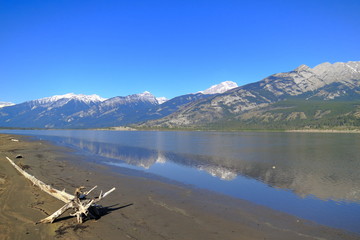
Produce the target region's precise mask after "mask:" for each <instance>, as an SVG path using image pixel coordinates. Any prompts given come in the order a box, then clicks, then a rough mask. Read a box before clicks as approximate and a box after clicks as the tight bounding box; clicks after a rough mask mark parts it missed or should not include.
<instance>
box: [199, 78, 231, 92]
mask: <svg viewBox="0 0 360 240" xmlns="http://www.w3.org/2000/svg"><path fill="white" fill-rule="evenodd" d="M236 87H238V85H237V84H236V83H235V82H232V81H225V82H222V83H219V84H216V85H213V86H211V87H210V88H208V89H206V90H205V91H200V92H199V93H202V94H218V93H224V92H226V91H228V90H230V89H233V88H236Z"/></svg>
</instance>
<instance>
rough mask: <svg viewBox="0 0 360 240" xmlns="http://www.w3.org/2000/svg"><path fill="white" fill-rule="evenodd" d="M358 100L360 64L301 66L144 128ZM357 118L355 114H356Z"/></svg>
mask: <svg viewBox="0 0 360 240" xmlns="http://www.w3.org/2000/svg"><path fill="white" fill-rule="evenodd" d="M289 98H299V99H304V100H310V99H311V100H321V101H329V100H350V99H353V100H356V99H360V62H348V63H334V64H330V63H323V64H320V65H318V66H316V67H314V68H310V67H308V66H306V65H301V66H299V67H298V68H296V69H294V70H293V71H290V72H285V73H277V74H273V75H271V76H269V77H267V78H265V79H263V80H261V81H259V82H255V83H251V84H247V85H245V86H241V87H237V88H234V89H231V90H229V91H227V92H225V93H223V94H219V95H215V96H213V97H210V98H206V99H203V100H199V101H196V102H193V103H192V104H191V105H189V106H188V107H187V108H184V109H181V110H179V111H177V112H175V113H173V114H170V115H168V116H167V117H165V118H162V119H158V120H154V121H150V122H147V123H145V124H143V125H142V126H143V127H165V128H179V127H180V128H181V127H194V126H203V125H207V124H212V123H215V122H219V121H220V122H222V124H226V122H224V120H226V119H231V120H237V121H240V120H241V115H242V114H245V113H247V112H249V111H253V110H257V109H262V108H265V107H268V106H270V105H271V104H274V103H277V102H280V101H283V100H286V99H289ZM355 115H356V113H355Z"/></svg>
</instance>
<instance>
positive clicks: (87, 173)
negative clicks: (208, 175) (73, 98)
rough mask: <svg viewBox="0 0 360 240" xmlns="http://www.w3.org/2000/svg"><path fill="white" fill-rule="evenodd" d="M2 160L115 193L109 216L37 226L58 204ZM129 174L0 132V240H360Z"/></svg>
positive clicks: (70, 184)
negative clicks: (83, 221)
mask: <svg viewBox="0 0 360 240" xmlns="http://www.w3.org/2000/svg"><path fill="white" fill-rule="evenodd" d="M12 138H15V139H19V142H15V141H11V139H12ZM18 154H21V155H22V156H23V158H19V159H17V158H15V157H16V155H18ZM6 156H8V157H10V158H11V159H12V160H13V161H15V162H16V163H17V164H20V165H22V166H25V168H26V171H27V172H28V173H30V174H32V175H34V176H35V177H37V178H38V179H40V180H41V181H43V182H45V183H47V184H50V185H52V186H53V187H55V188H57V189H60V190H62V189H64V188H65V189H66V191H67V192H69V193H73V191H74V190H75V188H76V187H79V186H85V187H87V188H88V189H90V188H91V187H93V186H95V185H98V188H97V189H96V190H95V191H94V192H95V194H98V193H99V191H100V190H101V189H102V190H104V191H107V190H108V189H110V188H112V187H116V188H117V189H116V191H115V192H113V193H111V194H110V195H109V196H108V197H106V198H105V199H104V200H102V201H101V202H100V204H101V205H102V206H104V207H106V209H107V211H106V212H105V214H104V215H103V216H102V217H101V218H100V219H98V220H89V221H86V222H85V223H83V224H80V225H79V224H77V223H76V218H73V217H70V216H69V212H67V213H66V214H65V215H63V216H61V218H60V219H59V220H58V221H56V222H54V223H53V224H35V223H36V222H37V221H39V220H40V219H42V218H45V217H46V216H48V215H49V214H51V213H53V212H54V211H56V210H57V209H58V208H60V207H61V206H62V205H63V203H62V202H60V201H59V200H57V199H55V198H53V197H51V196H50V195H48V194H46V193H44V192H41V191H40V189H39V188H37V187H36V186H32V184H31V183H30V182H29V181H28V180H26V179H25V178H24V177H23V176H22V175H21V174H19V173H18V172H17V171H16V170H15V169H14V168H13V166H11V164H10V163H9V162H8V161H7V160H6V158H5V157H6ZM127 171H131V170H126V169H124V170H123V172H122V173H121V172H120V173H119V172H114V171H111V169H110V168H109V167H106V166H101V165H98V164H95V163H92V162H88V161H86V159H85V157H84V156H78V155H76V154H75V153H73V152H72V151H71V150H69V149H66V148H62V147H58V146H53V145H51V144H48V143H47V142H43V141H32V140H30V139H29V138H27V137H21V136H10V135H0V239H139V240H142V239H144V240H145V239H146V240H147V239H175V240H176V239H179V240H180V239H181V240H186V239H236V240H241V239H249V240H251V239H277V240H278V239H360V236H359V235H355V234H351V233H346V232H343V231H341V230H336V229H332V228H328V227H325V226H321V225H317V224H314V223H311V222H309V221H305V220H302V219H299V218H296V217H293V216H290V215H287V214H284V213H280V212H277V211H274V210H271V209H269V208H265V207H262V206H258V205H255V204H253V203H250V202H248V201H243V200H240V199H233V198H231V197H226V196H222V195H218V194H215V193H212V192H209V191H205V190H199V189H194V188H191V187H187V186H183V185H180V184H171V183H168V182H163V181H159V180H156V179H151V178H148V177H146V176H139V175H137V176H132V175H128V174H126V172H127Z"/></svg>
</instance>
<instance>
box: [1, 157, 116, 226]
mask: <svg viewBox="0 0 360 240" xmlns="http://www.w3.org/2000/svg"><path fill="white" fill-rule="evenodd" d="M6 158H7V160H9V162H10V163H11V164H12V165H13V166H14V167H15V168H16V170H18V171H19V172H20V173H21V174H22V175H24V176H25V177H26V178H27V179H29V180H30V181H31V182H32V183H33V184H34V185H36V186H38V187H39V188H40V189H41V190H42V191H44V192H46V193H48V194H50V195H51V196H53V197H55V198H57V199H59V200H61V201H63V202H65V205H64V206H62V207H61V208H60V209H59V210H57V211H56V212H54V213H53V214H51V215H50V216H48V217H47V218H44V219H42V220H40V221H39V222H38V223H52V222H54V221H55V220H56V219H57V218H58V217H60V215H62V214H63V213H64V212H65V211H67V210H69V209H72V210H73V211H74V212H73V213H71V214H70V215H71V216H76V219H77V221H78V223H82V222H83V221H84V219H86V218H98V217H99V216H100V214H99V209H100V208H101V206H100V205H98V204H96V203H97V202H99V201H100V200H101V199H103V198H104V197H106V196H107V195H109V194H110V193H111V192H113V191H114V190H115V188H112V189H110V190H109V191H107V192H106V193H102V191H101V192H100V195H99V196H98V197H95V198H91V199H87V198H86V197H87V195H88V194H89V193H90V192H92V191H93V190H94V189H95V188H96V187H97V186H95V187H93V188H92V189H90V190H89V191H85V192H83V191H82V190H83V189H84V187H79V188H77V189H76V190H75V194H74V195H71V194H69V193H66V192H65V189H64V190H63V191H60V190H57V189H55V188H53V187H51V186H50V185H47V184H45V183H43V182H42V181H40V180H38V179H37V178H35V177H34V176H32V175H30V174H28V173H27V172H25V171H24V170H23V169H22V168H20V167H19V166H18V165H16V164H15V163H14V162H13V161H12V160H11V159H10V158H8V157H6Z"/></svg>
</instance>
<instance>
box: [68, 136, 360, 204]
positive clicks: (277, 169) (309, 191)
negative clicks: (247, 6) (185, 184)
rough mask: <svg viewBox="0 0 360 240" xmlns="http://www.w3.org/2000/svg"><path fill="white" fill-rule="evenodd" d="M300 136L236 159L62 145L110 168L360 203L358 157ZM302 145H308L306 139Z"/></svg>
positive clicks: (116, 146)
mask: <svg viewBox="0 0 360 240" xmlns="http://www.w3.org/2000/svg"><path fill="white" fill-rule="evenodd" d="M301 136H302V135H299V136H298V137H297V138H296V139H293V138H289V139H288V140H289V141H296V143H295V142H294V144H292V143H291V142H290V143H289V142H288V145H287V147H286V148H285V149H284V148H283V146H281V145H276V144H271V145H266V144H265V145H261V144H260V145H254V146H257V149H254V146H251V143H250V144H249V146H248V147H245V148H243V149H242V150H241V151H239V152H238V157H236V156H235V155H234V154H229V155H227V154H225V155H221V154H218V155H214V154H211V153H210V154H211V155H210V154H205V153H202V154H191V153H176V152H175V151H174V152H173V151H162V150H159V149H156V150H154V149H148V148H144V147H135V146H125V145H121V144H115V143H108V142H106V143H104V142H96V141H87V140H85V139H77V138H63V139H62V140H63V141H64V143H65V144H67V145H72V146H75V147H77V148H79V149H81V150H84V151H86V152H89V153H92V154H95V155H98V156H101V157H105V158H107V159H108V160H106V161H109V162H108V164H111V165H119V164H129V165H133V166H138V167H141V168H143V169H150V168H151V167H152V166H154V165H156V164H167V163H175V164H177V165H181V166H185V167H187V168H196V169H198V170H201V171H205V172H207V173H209V174H210V175H212V176H214V177H217V178H219V179H222V180H227V181H231V180H234V179H235V178H236V177H237V176H239V175H241V176H246V177H249V178H253V179H256V180H259V181H261V182H263V183H266V184H267V185H269V186H271V187H275V188H282V189H289V190H291V191H293V192H294V193H296V194H297V195H298V196H301V197H306V196H309V195H313V196H315V197H317V198H319V199H323V200H328V199H332V200H338V201H349V202H359V200H360V177H359V174H358V171H354V169H359V164H360V161H359V155H356V154H355V153H354V152H353V151H349V149H339V147H341V146H337V147H335V148H334V147H328V146H331V144H330V145H327V144H321V142H319V144H320V145H316V144H315V142H314V145H311V143H310V144H309V143H308V142H307V143H306V144H302V143H304V142H302V139H301ZM268 140H269V141H271V139H268ZM303 140H304V141H309V138H308V137H306V138H305V139H303ZM299 143H300V144H299ZM355 145H356V144H355ZM270 146H271V147H270ZM357 146H360V145H357ZM305 148H306V149H305ZM114 160H116V161H114Z"/></svg>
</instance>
